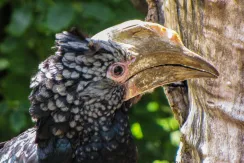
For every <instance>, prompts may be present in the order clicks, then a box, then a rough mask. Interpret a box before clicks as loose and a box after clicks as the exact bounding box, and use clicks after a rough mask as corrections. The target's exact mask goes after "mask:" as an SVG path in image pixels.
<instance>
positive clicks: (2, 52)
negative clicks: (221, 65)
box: [0, 0, 179, 163]
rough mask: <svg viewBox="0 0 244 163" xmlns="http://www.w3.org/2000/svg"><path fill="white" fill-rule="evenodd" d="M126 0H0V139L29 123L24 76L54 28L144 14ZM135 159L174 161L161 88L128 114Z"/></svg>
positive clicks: (174, 136)
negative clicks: (135, 149) (134, 141)
mask: <svg viewBox="0 0 244 163" xmlns="http://www.w3.org/2000/svg"><path fill="white" fill-rule="evenodd" d="M144 17H145V15H142V14H140V13H139V12H138V11H136V10H135V9H134V8H133V6H132V4H131V3H130V1H129V0H82V1H76V0H71V1H68V0H66V1H61V0H59V1H54V0H35V1H29V0H23V1H17V0H16V1H7V0H0V20H1V21H0V133H1V134H0V135H1V136H0V141H5V140H8V139H10V138H11V137H14V136H16V135H17V134H19V133H20V132H22V131H24V130H25V129H27V128H29V127H31V126H33V123H32V122H31V119H30V116H29V113H28V108H29V102H28V98H27V97H28V95H29V93H30V89H29V81H30V78H31V76H32V75H34V74H35V72H36V70H37V66H38V64H39V63H40V62H41V61H42V60H44V59H45V58H46V57H48V56H49V55H50V54H52V51H51V48H50V47H52V46H53V45H54V36H55V33H56V32H60V31H62V30H68V29H69V28H71V27H72V26H76V27H78V28H80V29H81V30H82V31H83V32H84V33H86V34H87V35H90V36H92V35H93V34H95V33H97V32H99V31H101V30H103V29H105V28H107V27H110V26H112V25H115V24H118V23H121V22H123V21H126V20H130V19H142V20H143V19H144ZM130 121H131V129H132V133H133V135H134V137H135V140H136V143H137V145H138V150H139V158H140V160H139V162H140V163H168V162H173V161H174V156H175V153H176V149H177V145H178V143H179V132H178V131H177V129H178V125H177V122H176V121H175V120H174V119H173V116H172V113H171V111H170V108H169V107H168V104H167V100H166V98H165V96H164V93H163V89H162V88H158V89H157V90H156V92H154V93H153V94H150V95H149V94H147V95H145V96H143V97H142V99H141V101H140V102H139V103H138V104H136V105H135V106H134V107H133V108H132V109H131V113H130Z"/></svg>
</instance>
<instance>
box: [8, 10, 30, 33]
mask: <svg viewBox="0 0 244 163" xmlns="http://www.w3.org/2000/svg"><path fill="white" fill-rule="evenodd" d="M31 20H32V13H31V10H30V8H28V7H26V6H22V7H20V8H18V9H15V10H14V12H13V15H12V17H11V22H10V24H9V26H8V28H7V31H8V32H9V33H10V34H11V35H13V36H21V35H22V34H23V33H24V32H25V31H26V30H27V28H28V27H29V25H30V24H31Z"/></svg>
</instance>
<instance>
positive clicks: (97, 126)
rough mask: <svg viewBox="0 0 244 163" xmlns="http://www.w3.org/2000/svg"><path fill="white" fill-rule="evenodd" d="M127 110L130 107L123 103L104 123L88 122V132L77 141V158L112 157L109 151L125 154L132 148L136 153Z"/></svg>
mask: <svg viewBox="0 0 244 163" xmlns="http://www.w3.org/2000/svg"><path fill="white" fill-rule="evenodd" d="M127 112H128V108H127V107H126V106H125V105H124V104H123V105H122V106H121V108H120V109H118V110H117V111H116V112H115V114H114V116H111V117H109V119H107V121H105V122H104V123H98V122H94V124H93V126H90V125H89V124H88V125H87V128H88V129H87V130H86V131H87V132H86V133H83V134H81V135H80V137H79V138H78V141H79V143H77V142H75V145H76V147H75V151H76V152H75V153H76V159H77V160H78V161H88V160H94V159H98V158H99V159H105V158H104V157H110V156H109V153H115V154H114V155H117V154H119V153H118V151H120V154H122V153H124V154H125V153H127V152H128V150H132V152H131V153H133V154H134V153H136V149H135V144H134V142H133V138H132V134H131V131H130V125H129V119H128V113H127ZM77 144H78V145H77ZM121 152H122V153H121ZM101 153H103V154H102V155H101ZM124 154H122V155H124ZM105 155H106V156H105ZM114 157H115V156H114ZM117 157H118V156H117ZM133 158H134V155H133ZM106 159H108V158H106ZM110 160H113V158H111V159H110Z"/></svg>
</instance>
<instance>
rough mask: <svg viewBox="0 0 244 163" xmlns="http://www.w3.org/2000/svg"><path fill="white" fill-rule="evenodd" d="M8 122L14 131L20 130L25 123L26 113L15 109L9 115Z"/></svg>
mask: <svg viewBox="0 0 244 163" xmlns="http://www.w3.org/2000/svg"><path fill="white" fill-rule="evenodd" d="M10 123H11V126H12V128H13V130H14V131H15V132H20V130H21V129H22V128H23V127H24V126H25V125H26V115H25V114H24V113H22V112H17V111H15V112H13V113H12V114H11V115H10Z"/></svg>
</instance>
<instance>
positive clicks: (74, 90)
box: [0, 31, 136, 163]
mask: <svg viewBox="0 0 244 163" xmlns="http://www.w3.org/2000/svg"><path fill="white" fill-rule="evenodd" d="M55 48H56V49H57V51H56V53H55V55H52V56H50V57H49V58H47V59H46V60H45V61H44V62H42V63H41V64H40V65H39V71H38V73H37V74H36V75H35V76H34V77H33V78H32V79H31V86H30V87H31V88H32V89H33V91H32V92H31V95H30V96H29V99H30V101H31V107H30V109H29V112H30V115H31V116H32V119H33V120H34V121H36V127H35V128H32V129H30V130H28V131H26V132H24V133H22V134H21V135H20V136H18V137H16V138H14V139H12V140H11V141H9V142H8V143H7V144H6V145H5V146H4V147H3V148H2V149H1V151H0V155H1V158H0V160H1V161H0V162H13V161H17V162H22V161H24V162H37V161H39V162H60V161H61V162H82V163H93V162H94V163H95V162H96V163H105V162H106V163H113V162H118V163H127V162H130V163H133V162H136V147H135V145H134V143H133V139H132V136H131V132H130V127H129V123H128V116H127V111H128V107H129V106H130V105H131V104H130V101H127V102H126V103H123V99H122V98H123V94H124V89H125V88H124V87H123V86H122V85H120V84H118V83H116V82H115V81H113V80H111V79H108V78H107V77H106V72H107V69H108V67H109V66H110V65H111V64H113V63H115V62H118V61H126V59H127V57H129V55H130V54H129V53H127V52H126V50H125V49H122V47H121V46H120V45H118V44H116V43H114V42H104V41H95V40H91V39H88V38H84V37H83V36H81V35H79V34H77V32H76V31H71V32H63V33H60V34H57V35H56V47H55ZM16 150H18V151H16ZM16 152H17V153H18V154H16ZM26 153H27V154H26Z"/></svg>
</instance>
